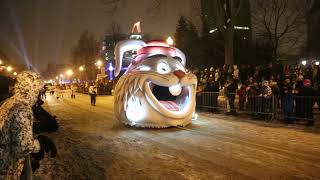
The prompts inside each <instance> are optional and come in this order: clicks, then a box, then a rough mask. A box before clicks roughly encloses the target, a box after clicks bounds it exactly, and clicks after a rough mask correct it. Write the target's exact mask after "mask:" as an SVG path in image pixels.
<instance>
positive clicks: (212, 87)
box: [204, 75, 219, 112]
mask: <svg viewBox="0 0 320 180" xmlns="http://www.w3.org/2000/svg"><path fill="white" fill-rule="evenodd" d="M204 91H205V92H209V98H210V99H208V104H207V106H209V107H210V111H212V112H217V111H218V96H219V82H218V81H214V78H213V76H212V75H210V77H209V80H208V83H207V85H206V88H205V90H204Z"/></svg>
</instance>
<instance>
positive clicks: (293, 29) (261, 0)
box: [251, 0, 307, 61]
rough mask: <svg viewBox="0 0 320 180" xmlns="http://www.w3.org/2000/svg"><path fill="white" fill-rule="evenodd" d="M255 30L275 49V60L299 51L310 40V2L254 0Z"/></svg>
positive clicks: (302, 0)
mask: <svg viewBox="0 0 320 180" xmlns="http://www.w3.org/2000/svg"><path fill="white" fill-rule="evenodd" d="M251 9H252V12H251V13H252V27H253V29H254V31H255V33H256V34H257V35H258V36H260V37H261V36H262V37H263V38H265V39H266V40H267V41H268V43H269V44H270V45H271V46H272V49H273V59H274V61H276V60H278V58H279V57H281V56H282V55H283V54H288V53H291V54H293V53H294V51H295V52H298V50H299V48H301V47H302V46H304V44H305V41H306V34H307V33H306V9H307V1H306V0H251Z"/></svg>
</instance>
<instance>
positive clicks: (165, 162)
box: [34, 94, 320, 180]
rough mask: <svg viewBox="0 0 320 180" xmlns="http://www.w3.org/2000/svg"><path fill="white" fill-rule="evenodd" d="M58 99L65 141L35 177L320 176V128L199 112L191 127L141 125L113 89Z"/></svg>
mask: <svg viewBox="0 0 320 180" xmlns="http://www.w3.org/2000/svg"><path fill="white" fill-rule="evenodd" d="M89 101H90V99H89V96H87V95H80V94H77V97H76V99H70V98H69V96H68V97H64V99H63V100H56V99H54V98H53V97H50V96H48V99H47V101H46V104H45V108H46V109H47V110H48V111H49V112H51V113H52V114H54V115H56V116H57V117H58V119H59V123H60V129H59V132H57V133H54V134H50V135H49V136H50V137H51V138H52V139H53V140H54V141H55V142H56V145H57V146H58V148H59V154H58V156H57V158H55V159H50V158H46V159H45V160H43V161H42V162H41V168H40V169H39V170H38V171H37V172H36V173H35V175H34V177H35V179H45V180H49V179H94V180H96V179H166V180H168V179H174V180H179V179H246V180H247V179H319V178H320V134H319V133H315V132H307V131H306V130H303V129H293V128H287V127H282V126H275V125H270V124H269V125H268V124H265V123H256V122H250V121H243V120H240V119H239V118H236V117H230V116H223V115H211V114H200V115H199V117H198V120H196V121H193V123H192V125H190V126H187V127H186V128H169V129H136V128H129V127H126V126H123V125H121V124H119V123H118V122H117V120H115V119H114V115H113V97H112V96H104V97H98V98H97V106H91V105H90V102H89Z"/></svg>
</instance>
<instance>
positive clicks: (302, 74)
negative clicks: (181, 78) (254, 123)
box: [193, 63, 320, 125]
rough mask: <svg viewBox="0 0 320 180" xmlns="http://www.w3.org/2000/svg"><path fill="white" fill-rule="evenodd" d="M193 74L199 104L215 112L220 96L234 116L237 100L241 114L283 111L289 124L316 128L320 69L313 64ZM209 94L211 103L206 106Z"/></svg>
mask: <svg viewBox="0 0 320 180" xmlns="http://www.w3.org/2000/svg"><path fill="white" fill-rule="evenodd" d="M193 73H194V74H196V75H197V77H198V87H197V93H198V95H197V97H198V99H197V101H198V102H197V104H200V105H205V106H211V107H212V108H211V110H212V111H216V110H217V109H218V96H219V95H220V96H221V94H222V95H224V96H225V97H226V101H227V105H228V109H229V110H228V112H229V113H230V114H235V110H236V107H235V100H236V99H238V110H241V111H242V110H246V111H250V112H255V113H254V114H255V115H257V114H258V115H259V116H260V117H261V116H263V117H264V115H265V114H267V113H268V112H271V111H275V110H276V108H281V109H282V112H283V115H284V119H285V120H286V122H287V123H292V122H293V121H294V120H295V119H297V118H299V119H307V120H308V124H309V125H313V120H312V119H313V113H312V110H313V107H315V106H314V105H315V104H316V102H317V104H318V107H319V105H320V98H319V96H320V94H319V92H320V66H319V65H316V64H314V63H313V64H310V65H306V66H303V65H301V64H295V65H285V66H282V65H279V64H277V65H273V64H271V63H270V64H267V65H259V66H251V65H248V66H240V67H238V66H237V65H233V66H227V65H224V66H223V67H219V68H215V67H210V68H204V69H194V70H193ZM208 92H210V101H206V103H207V104H203V103H204V102H203V99H206V98H208ZM206 96H207V97H206ZM236 97H237V98H236ZM273 98H275V99H273ZM201 103H202V104H201ZM272 108H274V109H272Z"/></svg>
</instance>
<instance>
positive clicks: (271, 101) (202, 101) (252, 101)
mask: <svg viewBox="0 0 320 180" xmlns="http://www.w3.org/2000/svg"><path fill="white" fill-rule="evenodd" d="M196 100H197V109H198V110H201V111H208V112H221V113H226V114H235V113H247V114H250V115H252V116H254V117H257V118H260V119H265V120H285V121H294V120H313V119H315V116H316V117H318V116H319V115H320V113H319V112H320V111H319V110H320V108H319V104H320V97H315V96H293V95H285V96H258V95H250V94H248V95H245V96H239V95H237V94H236V93H226V94H224V93H219V92H199V93H197V97H196Z"/></svg>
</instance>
